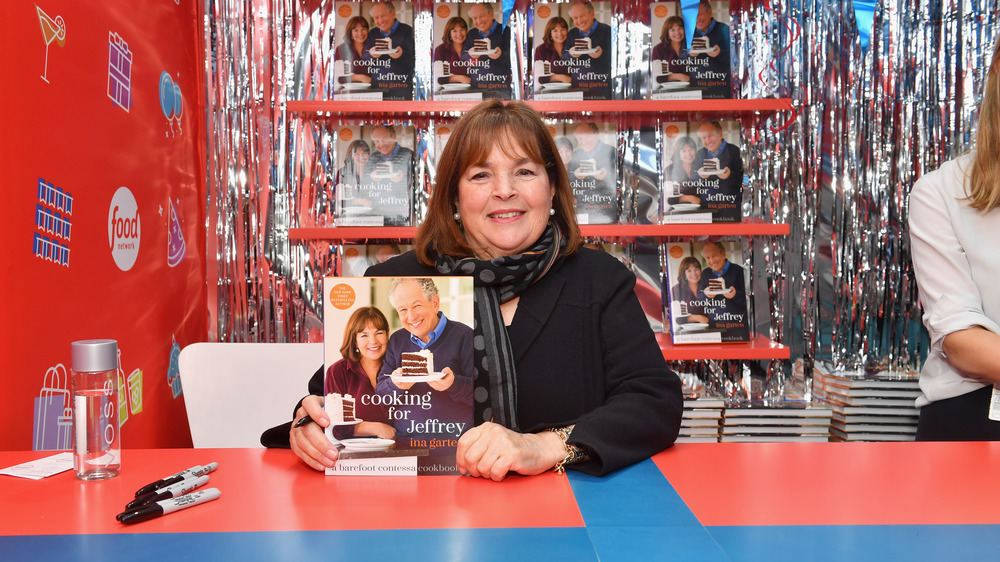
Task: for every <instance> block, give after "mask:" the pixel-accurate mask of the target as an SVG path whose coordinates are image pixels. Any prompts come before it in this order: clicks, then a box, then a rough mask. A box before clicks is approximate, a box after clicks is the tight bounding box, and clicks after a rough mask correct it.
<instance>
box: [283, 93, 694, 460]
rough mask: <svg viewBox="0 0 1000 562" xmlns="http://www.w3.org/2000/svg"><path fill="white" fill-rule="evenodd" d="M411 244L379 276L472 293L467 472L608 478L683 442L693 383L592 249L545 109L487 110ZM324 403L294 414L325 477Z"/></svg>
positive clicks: (464, 447)
mask: <svg viewBox="0 0 1000 562" xmlns="http://www.w3.org/2000/svg"><path fill="white" fill-rule="evenodd" d="M414 247H415V248H416V250H415V251H410V252H407V253H404V254H403V255H401V256H397V257H395V258H392V259H390V260H388V261H386V262H385V263H382V264H378V265H373V266H372V267H371V268H369V270H368V272H367V274H368V275H376V276H391V277H400V276H421V277H423V276H434V275H469V276H472V277H473V280H474V287H475V289H474V290H475V297H476V299H475V300H476V322H475V325H476V328H475V341H476V342H477V345H476V346H475V350H474V354H475V364H476V366H477V369H478V372H477V373H476V376H475V380H474V393H473V394H474V404H473V406H474V412H475V423H476V424H478V425H476V426H475V427H473V428H472V429H470V430H469V431H467V432H465V433H464V434H463V435H462V436H461V438H460V439H459V441H458V448H457V451H456V463H457V466H458V469H459V471H461V472H463V473H465V474H469V475H472V476H480V477H484V478H491V479H493V480H501V479H503V478H504V477H505V476H506V475H507V474H509V473H511V472H516V473H519V474H524V475H531V474H539V473H541V472H544V471H547V470H550V469H556V470H558V471H562V470H563V469H564V468H573V469H576V470H581V471H584V472H587V473H591V474H604V473H607V472H610V471H612V470H616V469H618V468H621V467H623V466H626V465H629V464H632V463H635V462H638V461H639V460H642V459H644V458H647V457H649V456H650V455H652V454H654V453H656V452H659V451H660V450H662V449H664V448H665V447H668V446H670V445H671V444H672V443H673V442H674V440H675V439H676V437H677V433H678V429H679V427H680V418H681V411H682V409H683V400H682V397H681V390H680V381H679V380H678V378H677V376H676V375H675V374H674V373H673V372H672V371H671V370H670V369H669V368H668V367H667V365H666V362H665V361H664V359H663V354H662V352H661V350H660V348H659V346H658V345H657V343H656V339H655V338H654V336H653V332H652V330H651V329H650V326H649V323H648V322H647V321H646V316H645V314H644V313H643V311H642V308H641V307H640V306H639V300H638V299H637V298H636V295H635V293H634V291H633V287H634V286H635V276H634V275H633V274H632V273H631V272H630V271H629V270H628V269H627V268H626V267H625V266H624V265H623V264H622V263H621V262H619V261H618V260H617V259H615V258H614V257H612V256H610V255H608V254H606V253H604V252H601V251H599V250H592V249H589V248H583V247H581V237H580V229H579V227H578V226H577V224H576V206H575V202H574V199H573V192H572V189H571V188H570V184H569V177H568V175H567V172H566V168H565V167H564V166H562V165H561V163H560V159H559V156H558V152H557V149H556V145H555V141H554V140H553V138H552V135H551V134H550V133H549V131H548V127H547V126H546V125H545V123H544V122H543V121H542V119H541V116H540V115H539V114H538V112H536V111H535V110H534V109H532V108H531V107H530V106H528V105H527V104H525V103H522V102H509V103H507V104H505V103H502V102H500V101H498V100H488V101H484V102H482V103H480V104H479V105H477V106H476V107H474V108H473V109H472V110H471V111H469V112H468V113H467V114H466V115H465V116H463V117H462V119H461V120H459V122H458V124H457V125H456V127H455V130H454V132H453V133H452V135H451V138H450V140H449V141H448V144H447V146H446V147H445V149H444V151H443V152H442V154H441V158H440V161H439V163H438V167H437V182H436V185H435V191H434V195H433V197H431V199H430V203H429V206H428V211H427V216H426V218H425V220H424V221H423V222H422V223H421V225H420V227H419V228H418V229H417V234H416V239H415V242H414ZM317 402H318V400H316V399H315V398H313V397H307V398H306V399H305V400H303V403H302V408H300V409H299V410H298V412H297V413H296V417H297V418H302V417H303V416H305V415H309V416H310V417H312V419H314V420H316V421H317V423H309V424H305V425H303V426H302V427H300V428H298V429H297V430H293V432H292V440H293V442H296V443H298V444H299V445H298V447H299V450H300V451H303V452H305V454H302V453H300V454H299V456H300V457H301V458H302V459H303V461H305V462H306V463H307V464H309V465H310V466H312V467H313V468H316V469H317V470H319V469H322V468H323V467H325V466H331V465H332V464H333V462H334V460H335V459H336V452H333V451H331V448H330V447H329V442H328V441H327V440H326V438H325V437H324V436H323V434H322V431H321V430H322V427H323V425H324V422H325V418H324V417H322V416H323V413H322V409H321V408H320V407H319V406H318V404H317ZM326 423H328V422H326Z"/></svg>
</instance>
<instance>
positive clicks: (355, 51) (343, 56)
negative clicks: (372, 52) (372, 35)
mask: <svg viewBox="0 0 1000 562" xmlns="http://www.w3.org/2000/svg"><path fill="white" fill-rule="evenodd" d="M366 41H368V21H367V20H365V18H363V17H361V16H354V17H353V18H351V19H350V20H348V21H347V26H346V27H345V28H344V42H343V43H341V44H340V46H339V47H337V53H336V60H337V61H344V62H346V63H347V64H348V65H350V66H349V67H348V68H349V69H350V72H345V73H344V74H343V75H342V76H340V77H339V78H338V82H340V83H341V84H343V83H347V82H371V81H372V79H371V77H370V76H368V67H367V66H365V65H364V64H362V63H361V60H362V59H367V58H371V57H370V56H369V55H368V53H367V52H366V51H365V42H366ZM341 64H343V63H341Z"/></svg>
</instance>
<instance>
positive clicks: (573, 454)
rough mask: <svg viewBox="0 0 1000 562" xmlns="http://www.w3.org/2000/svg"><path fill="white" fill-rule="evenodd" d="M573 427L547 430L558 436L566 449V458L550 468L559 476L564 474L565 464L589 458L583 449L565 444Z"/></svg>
mask: <svg viewBox="0 0 1000 562" xmlns="http://www.w3.org/2000/svg"><path fill="white" fill-rule="evenodd" d="M573 427H575V426H574V425H567V426H566V427H550V428H549V429H548V430H549V431H551V432H552V433H555V434H556V435H558V436H559V439H561V440H562V442H563V447H565V448H566V456H565V457H563V459H562V460H561V461H559V462H557V463H556V465H555V466H554V467H552V470H554V471H556V472H558V473H559V474H563V473H564V472H566V465H567V464H573V463H577V462H581V461H584V460H586V459H587V458H588V457H589V455H588V454H587V450H586V449H584V448H583V447H579V446H577V445H574V444H572V443H567V442H566V441H567V440H569V434H570V433H572V432H573Z"/></svg>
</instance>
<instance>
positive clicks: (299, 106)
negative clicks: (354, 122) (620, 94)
mask: <svg viewBox="0 0 1000 562" xmlns="http://www.w3.org/2000/svg"><path fill="white" fill-rule="evenodd" d="M478 103H480V102H478V101H430V100H426V101H379V102H370V101H323V100H315V101H313V100H290V101H288V102H286V103H285V110H286V111H288V112H289V113H296V114H300V115H306V114H313V115H314V116H321V117H330V116H333V115H346V116H358V115H387V114H391V115H396V116H407V115H410V116H412V115H418V116H434V115H449V114H453V113H462V112H465V111H468V110H470V109H472V108H473V107H474V106H475V105H476V104H478ZM527 103H528V105H530V106H531V107H533V108H535V109H536V110H538V111H539V112H540V113H543V114H560V113H573V114H581V113H628V114H643V113H652V114H664V113H731V114H751V115H752V114H759V113H773V112H775V111H790V110H792V109H793V106H792V100H790V99H787V98H772V99H748V100H744V99H721V100H589V101H535V100H527ZM373 106H375V108H377V109H374V108H373Z"/></svg>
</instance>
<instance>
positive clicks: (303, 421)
mask: <svg viewBox="0 0 1000 562" xmlns="http://www.w3.org/2000/svg"><path fill="white" fill-rule="evenodd" d="M312 421H313V419H312V418H310V417H309V416H303V417H302V418H300V419H299V420H298V421H297V422H295V425H293V426H292V427H302V426H304V425H305V424H307V423H312Z"/></svg>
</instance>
